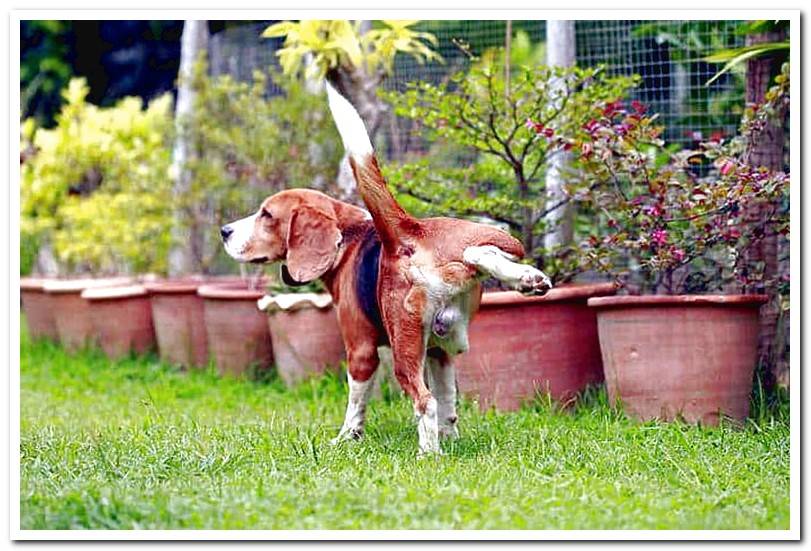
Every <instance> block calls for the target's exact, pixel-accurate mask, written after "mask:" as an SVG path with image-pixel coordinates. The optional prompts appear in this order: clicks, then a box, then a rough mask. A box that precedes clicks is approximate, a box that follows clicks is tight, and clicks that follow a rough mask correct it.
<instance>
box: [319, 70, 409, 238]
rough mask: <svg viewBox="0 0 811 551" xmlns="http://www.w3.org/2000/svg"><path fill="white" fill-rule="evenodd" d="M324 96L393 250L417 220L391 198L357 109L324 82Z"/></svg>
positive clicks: (382, 234)
mask: <svg viewBox="0 0 811 551" xmlns="http://www.w3.org/2000/svg"><path fill="white" fill-rule="evenodd" d="M327 98H328V100H329V107H330V111H332V117H333V119H335V126H337V127H338V133H339V134H340V135H341V140H342V141H343V142H344V147H345V148H346V151H347V152H348V153H349V164H350V165H351V166H352V173H353V174H354V175H355V181H356V182H357V184H358V191H359V192H360V196H361V197H362V198H363V202H364V203H366V208H368V209H369V212H370V213H371V215H372V220H373V221H374V224H375V228H376V229H377V233H378V234H379V235H380V240H381V242H382V243H383V246H384V247H385V248H387V249H391V250H394V248H396V247H397V246H398V245H399V244H400V240H401V238H402V237H403V236H404V235H407V234H409V233H412V232H414V231H416V229H417V228H418V222H417V220H416V219H414V218H413V217H412V216H411V215H409V214H408V213H407V212H406V211H404V210H403V208H402V207H401V206H400V205H399V204H398V203H397V201H396V200H395V199H394V196H393V195H392V194H391V192H390V191H389V188H388V186H387V185H386V180H385V178H383V174H382V173H381V172H380V167H379V166H378V164H377V159H376V158H375V154H374V149H373V148H372V142H371V141H370V140H369V134H368V133H367V132H366V126H365V125H364V124H363V120H362V119H361V118H360V115H359V114H358V112H357V110H356V109H355V108H354V107H353V106H352V104H351V103H349V100H347V99H346V98H345V97H343V96H342V95H341V94H340V93H339V92H338V91H337V90H336V89H335V88H333V87H332V85H331V84H330V83H329V82H327Z"/></svg>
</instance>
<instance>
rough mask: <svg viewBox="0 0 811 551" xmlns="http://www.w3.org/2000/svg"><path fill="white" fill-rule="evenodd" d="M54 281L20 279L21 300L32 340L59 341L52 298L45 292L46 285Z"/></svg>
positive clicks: (46, 279)
mask: <svg viewBox="0 0 811 551" xmlns="http://www.w3.org/2000/svg"><path fill="white" fill-rule="evenodd" d="M49 281H55V280H54V279H48V278H38V277H24V278H22V279H20V299H21V300H22V308H23V313H25V323H26V325H27V326H28V335H29V336H30V337H31V338H32V339H48V340H52V341H57V340H59V333H57V331H56V321H55V320H54V315H53V306H52V305H51V296H50V295H48V294H47V293H46V292H45V290H44V288H43V287H44V285H45V283H47V282H49Z"/></svg>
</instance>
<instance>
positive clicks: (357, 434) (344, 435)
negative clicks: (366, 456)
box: [329, 427, 363, 446]
mask: <svg viewBox="0 0 811 551" xmlns="http://www.w3.org/2000/svg"><path fill="white" fill-rule="evenodd" d="M361 438H363V427H355V428H351V429H341V432H339V433H338V436H336V437H335V438H333V439H332V440H330V441H329V443H330V444H332V445H333V446H337V445H338V444H340V443H341V442H346V441H347V440H360V439H361Z"/></svg>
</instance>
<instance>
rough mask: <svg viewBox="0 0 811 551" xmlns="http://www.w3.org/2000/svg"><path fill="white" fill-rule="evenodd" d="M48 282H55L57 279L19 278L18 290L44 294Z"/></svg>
mask: <svg viewBox="0 0 811 551" xmlns="http://www.w3.org/2000/svg"><path fill="white" fill-rule="evenodd" d="M50 281H57V279H56V278H53V277H23V278H20V290H21V291H39V292H45V289H44V287H45V284H46V283H48V282H50Z"/></svg>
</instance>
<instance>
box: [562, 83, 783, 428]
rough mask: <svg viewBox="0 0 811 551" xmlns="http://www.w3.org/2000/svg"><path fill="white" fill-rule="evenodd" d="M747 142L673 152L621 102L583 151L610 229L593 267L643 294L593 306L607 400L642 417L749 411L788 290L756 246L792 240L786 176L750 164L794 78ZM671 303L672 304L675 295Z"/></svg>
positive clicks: (746, 127) (593, 255)
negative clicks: (766, 310)
mask: <svg viewBox="0 0 811 551" xmlns="http://www.w3.org/2000/svg"><path fill="white" fill-rule="evenodd" d="M778 82H779V83H778V86H777V87H776V88H775V89H774V90H773V91H772V93H771V94H770V95H769V98H770V99H769V101H768V102H767V103H766V104H764V105H763V106H760V107H758V108H757V109H750V110H748V111H747V112H746V114H745V116H744V121H743V123H742V126H741V129H742V131H741V134H740V136H738V137H737V138H735V139H733V140H729V141H727V142H723V143H722V142H720V141H710V142H706V143H704V144H702V146H701V150H699V151H682V152H678V153H675V154H668V153H667V152H666V151H665V150H663V149H662V145H663V144H662V142H661V140H660V139H659V135H660V132H661V128H658V127H657V126H656V125H655V117H651V116H649V115H648V114H647V113H646V112H645V108H644V106H642V105H641V104H639V103H632V104H631V105H630V106H628V107H627V108H626V106H623V105H622V104H621V103H619V102H614V103H610V104H608V105H606V106H605V107H604V110H603V113H602V115H601V116H600V117H597V118H595V119H594V120H592V121H589V122H588V123H587V124H586V125H584V126H583V128H582V130H581V132H580V135H579V136H578V138H577V139H576V141H575V142H574V143H573V145H574V147H575V148H576V149H577V150H578V151H580V158H579V160H578V163H579V164H580V166H581V168H582V169H583V170H584V173H586V174H588V175H589V178H590V179H591V181H592V182H593V185H594V190H593V192H592V194H591V195H590V197H589V198H588V199H587V203H586V206H587V207H589V206H590V207H591V208H592V211H593V212H595V214H596V216H597V217H598V219H599V220H600V222H601V226H602V229H601V230H600V231H599V232H596V233H595V235H593V236H591V237H590V238H589V239H587V240H585V241H584V242H583V243H581V247H582V249H583V251H584V258H585V259H586V262H587V264H588V265H589V266H590V267H592V268H594V269H597V270H600V271H604V272H606V273H611V274H613V275H615V276H616V277H618V278H620V279H621V280H622V281H623V282H624V283H625V284H626V286H627V287H628V288H629V289H631V290H634V291H641V292H644V293H650V294H645V295H643V296H617V297H606V298H594V299H590V300H589V305H590V306H591V307H593V308H594V309H595V311H596V312H597V319H598V327H599V334H600V345H601V348H602V355H603V363H604V366H605V376H606V384H607V387H608V394H609V398H610V400H611V401H612V402H613V403H616V402H618V401H621V402H622V405H623V406H624V408H625V410H626V411H627V412H628V413H629V414H631V415H632V416H634V417H637V418H640V419H650V418H660V419H673V418H677V417H681V418H683V419H685V420H687V421H691V422H693V421H699V422H702V423H707V424H715V423H717V422H718V421H719V419H720V418H721V417H725V416H726V417H730V418H733V419H738V420H741V419H744V418H745V417H746V416H747V415H748V411H749V400H750V393H751V389H752V379H753V372H754V369H755V366H756V363H757V348H758V330H759V324H758V311H759V308H760V306H761V305H762V304H764V303H765V302H766V301H767V299H768V295H767V293H769V294H771V295H772V296H774V295H779V294H780V293H781V292H782V293H787V292H788V281H787V278H786V277H784V278H780V277H779V276H778V277H772V276H770V274H768V273H767V272H766V270H765V269H764V266H763V263H762V262H757V261H755V260H754V259H755V258H756V256H755V255H754V254H753V253H754V251H755V250H756V249H757V248H758V247H760V246H762V245H763V243H764V241H765V240H766V239H768V238H770V237H773V236H775V235H777V234H779V233H785V234H787V233H788V229H789V225H788V224H789V219H788V201H787V199H788V176H787V175H786V174H784V173H782V172H774V171H770V170H767V169H766V168H764V167H757V166H752V165H751V164H750V163H749V162H748V159H749V156H748V153H747V152H748V148H750V147H751V145H752V144H753V143H755V142H756V140H757V139H758V137H759V135H758V133H759V131H760V130H759V129H760V128H762V127H763V125H762V124H759V123H758V121H762V120H764V118H765V117H767V116H769V113H774V112H776V111H781V110H782V109H783V108H784V107H785V106H786V105H787V101H788V73H787V72H786V73H785V74H784V78H783V79H780V80H779V81H778ZM663 294H664V295H663Z"/></svg>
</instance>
